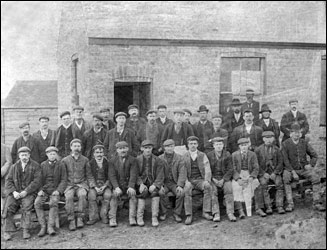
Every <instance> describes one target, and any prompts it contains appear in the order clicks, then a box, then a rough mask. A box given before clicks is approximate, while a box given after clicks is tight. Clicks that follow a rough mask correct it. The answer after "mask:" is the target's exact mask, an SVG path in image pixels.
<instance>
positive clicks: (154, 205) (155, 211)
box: [151, 197, 160, 227]
mask: <svg viewBox="0 0 327 250" xmlns="http://www.w3.org/2000/svg"><path fill="white" fill-rule="evenodd" d="M159 201H160V197H153V198H152V199H151V213H152V226H153V227H157V226H159V222H158V215H159Z"/></svg>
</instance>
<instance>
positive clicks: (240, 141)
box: [237, 137, 250, 145]
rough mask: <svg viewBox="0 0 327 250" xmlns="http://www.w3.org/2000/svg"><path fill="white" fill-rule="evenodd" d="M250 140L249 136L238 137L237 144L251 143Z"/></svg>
mask: <svg viewBox="0 0 327 250" xmlns="http://www.w3.org/2000/svg"><path fill="white" fill-rule="evenodd" d="M249 142H250V140H249V138H245V137H243V138H240V139H238V141H237V144H238V145H240V144H244V143H249Z"/></svg>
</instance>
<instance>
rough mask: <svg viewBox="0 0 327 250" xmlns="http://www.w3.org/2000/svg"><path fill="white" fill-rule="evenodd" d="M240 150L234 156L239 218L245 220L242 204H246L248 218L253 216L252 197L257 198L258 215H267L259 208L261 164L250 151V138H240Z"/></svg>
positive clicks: (236, 205)
mask: <svg viewBox="0 0 327 250" xmlns="http://www.w3.org/2000/svg"><path fill="white" fill-rule="evenodd" d="M237 144H238V146H239V150H238V151H236V152H234V153H233V154H232V162H233V169H234V174H233V180H232V186H233V196H234V201H235V210H236V211H238V214H239V218H240V219H244V218H245V214H244V211H243V206H242V202H245V205H246V208H247V209H246V210H247V216H251V215H252V213H251V208H252V204H251V203H252V202H251V201H252V197H253V196H254V198H255V205H256V213H257V214H258V215H260V216H266V214H265V213H264V212H263V211H262V210H261V208H260V207H258V204H259V201H260V198H261V197H260V193H259V192H258V188H257V187H258V186H259V185H260V183H259V181H258V179H257V177H258V174H259V164H258V159H257V156H256V154H255V153H254V152H252V151H250V150H249V146H250V140H249V138H240V139H238V141H237Z"/></svg>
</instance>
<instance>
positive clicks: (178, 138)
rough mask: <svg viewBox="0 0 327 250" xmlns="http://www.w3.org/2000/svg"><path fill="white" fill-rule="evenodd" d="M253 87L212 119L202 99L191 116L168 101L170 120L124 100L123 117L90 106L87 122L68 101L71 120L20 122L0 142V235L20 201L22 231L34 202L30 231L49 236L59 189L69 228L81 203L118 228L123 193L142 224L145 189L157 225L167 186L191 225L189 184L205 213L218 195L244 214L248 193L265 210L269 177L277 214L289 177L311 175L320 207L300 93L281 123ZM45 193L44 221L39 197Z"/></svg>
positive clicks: (79, 216)
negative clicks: (10, 137)
mask: <svg viewBox="0 0 327 250" xmlns="http://www.w3.org/2000/svg"><path fill="white" fill-rule="evenodd" d="M253 96H254V93H253V91H251V90H249V91H247V101H246V102H245V103H243V104H242V103H241V102H240V100H239V99H236V98H235V99H233V101H232V103H231V109H230V111H229V112H228V113H227V115H226V117H222V116H221V115H220V114H212V116H211V117H212V121H209V120H208V113H209V110H208V109H207V107H206V106H205V105H201V106H200V107H199V110H198V113H199V121H197V122H196V123H194V124H191V122H190V117H191V116H192V112H191V111H190V110H188V109H184V110H175V111H174V112H173V113H174V117H173V120H171V119H169V118H167V107H166V106H165V105H159V106H158V108H157V110H149V111H148V112H147V113H146V118H147V119H144V118H142V117H140V116H139V108H138V106H137V105H134V104H133V105H130V106H129V107H128V111H129V112H128V113H129V117H128V115H127V114H126V113H124V112H118V113H116V114H115V122H113V121H112V120H110V109H102V110H100V113H99V114H94V115H93V121H92V123H93V124H92V126H90V125H89V124H88V123H87V122H86V121H85V120H84V119H83V111H84V109H83V107H81V106H76V107H74V109H73V112H74V113H75V119H74V120H73V121H71V113H70V112H69V111H65V112H63V113H61V114H60V118H61V120H62V125H61V126H60V127H59V128H58V129H57V130H50V129H49V118H48V117H47V116H42V117H40V118H39V123H40V130H39V131H38V132H36V133H34V134H33V135H31V134H30V125H29V123H27V122H26V123H23V124H21V125H20V129H21V134H22V136H21V137H19V138H18V139H17V140H16V141H15V142H14V145H13V147H12V150H11V153H10V150H9V149H8V148H7V147H6V146H5V145H3V144H2V145H1V176H2V181H1V195H2V197H3V198H5V200H4V206H3V204H1V210H2V218H4V232H5V234H4V238H5V240H10V239H11V234H10V232H11V231H14V230H15V225H14V221H13V216H14V214H15V213H16V212H17V211H18V209H19V208H20V207H21V208H22V217H23V224H22V227H23V238H25V239H28V238H30V233H29V228H30V224H31V212H32V209H33V207H34V208H35V211H36V214H37V217H38V220H39V223H40V226H41V229H40V232H39V234H38V235H39V236H40V237H42V236H44V235H45V234H46V233H48V234H50V235H54V234H55V233H56V231H55V218H56V216H57V214H58V202H59V200H60V198H61V197H65V202H66V205H65V208H66V211H67V216H68V220H69V229H70V230H76V228H82V227H83V226H84V222H85V218H86V216H85V211H86V208H87V207H88V220H87V222H86V224H88V225H93V224H95V223H96V222H97V221H99V220H101V221H102V222H103V223H105V224H109V226H111V227H116V226H117V219H116V218H117V210H118V203H119V201H120V200H121V199H123V200H128V202H129V224H130V225H132V226H133V225H139V226H144V224H145V223H144V220H143V217H144V211H145V204H146V202H145V200H146V198H151V214H152V226H154V227H156V226H158V225H159V220H165V219H166V217H167V210H168V207H169V199H168V193H170V192H171V193H173V194H174V195H175V196H176V203H175V207H174V211H173V216H174V219H175V221H176V222H182V218H183V214H185V224H186V225H190V224H191V223H192V219H193V217H192V215H193V211H192V197H193V195H194V193H195V191H194V190H197V192H200V193H203V208H202V216H203V217H204V218H205V219H207V220H213V221H215V222H218V221H220V205H219V200H221V199H220V198H224V200H225V202H224V203H225V205H226V213H227V216H228V219H229V220H230V221H236V217H235V214H237V215H238V217H239V218H240V219H243V218H245V212H244V210H243V202H245V203H246V204H247V203H248V202H249V201H250V208H251V199H252V197H254V200H255V211H256V213H257V214H258V215H260V216H262V217H265V216H266V215H267V214H272V213H273V210H272V202H271V200H270V195H269V192H268V185H269V184H274V185H275V186H276V190H277V191H276V208H277V212H278V213H279V214H283V213H285V210H286V212H291V211H292V210H293V209H294V202H293V197H292V188H291V184H292V182H293V181H298V180H299V178H302V177H303V178H306V179H308V180H309V181H311V182H312V185H313V206H314V208H315V209H317V210H319V211H323V210H325V208H324V206H323V205H322V204H321V197H320V176H319V175H318V174H317V172H316V169H315V168H314V166H315V165H316V162H317V160H318V156H317V154H316V152H315V151H314V149H313V148H312V146H311V145H310V144H309V142H308V141H307V140H305V135H306V133H307V132H308V131H309V125H308V122H307V118H306V116H305V115H304V114H303V113H301V112H299V111H298V110H297V104H298V101H297V100H290V101H289V105H290V111H289V112H287V113H286V114H284V115H283V118H282V120H281V125H280V126H279V125H278V122H276V121H275V120H274V119H272V118H270V114H271V112H272V111H271V110H270V109H269V107H268V105H267V104H263V105H262V106H261V110H259V103H258V102H256V101H254V100H253ZM260 114H261V118H260ZM157 116H158V117H157ZM280 131H282V132H283V134H284V136H283V139H282V143H280V141H279V137H280ZM307 156H310V158H311V160H310V162H308V159H307ZM4 177H5V178H6V179H5V187H3V183H4V181H3V178H4ZM3 190H4V192H3ZM284 194H285V196H286V202H287V206H286V207H284ZM74 197H77V200H78V205H77V210H76V211H75V208H74ZM218 198H219V199H218ZM48 201H49V207H50V211H49V219H48V221H47V222H46V219H45V215H44V210H43V205H44V203H45V202H48ZM99 206H100V207H99ZM250 210H251V209H250ZM250 210H248V209H247V213H248V215H250V214H249V213H251V211H250ZM236 212H237V213H236Z"/></svg>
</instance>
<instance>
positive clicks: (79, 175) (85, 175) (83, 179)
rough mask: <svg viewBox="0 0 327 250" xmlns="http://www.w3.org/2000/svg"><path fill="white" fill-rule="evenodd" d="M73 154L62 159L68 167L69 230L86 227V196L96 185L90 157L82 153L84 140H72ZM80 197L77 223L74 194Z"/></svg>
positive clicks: (67, 206)
mask: <svg viewBox="0 0 327 250" xmlns="http://www.w3.org/2000/svg"><path fill="white" fill-rule="evenodd" d="M70 148H71V151H72V154H71V155H68V156H67V157H65V158H64V159H62V163H63V164H64V165H65V167H66V169H67V188H66V190H65V198H66V211H67V216H68V221H69V230H71V231H74V230H76V226H77V228H82V227H84V222H83V218H84V215H85V207H86V196H87V192H88V191H89V189H90V188H91V189H92V188H94V187H95V182H94V178H93V176H92V172H91V167H90V162H89V159H87V158H86V157H85V156H83V155H82V141H81V140H80V139H74V140H72V141H71V142H70ZM75 195H76V196H77V198H78V208H77V225H76V223H75V213H74V196H75Z"/></svg>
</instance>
